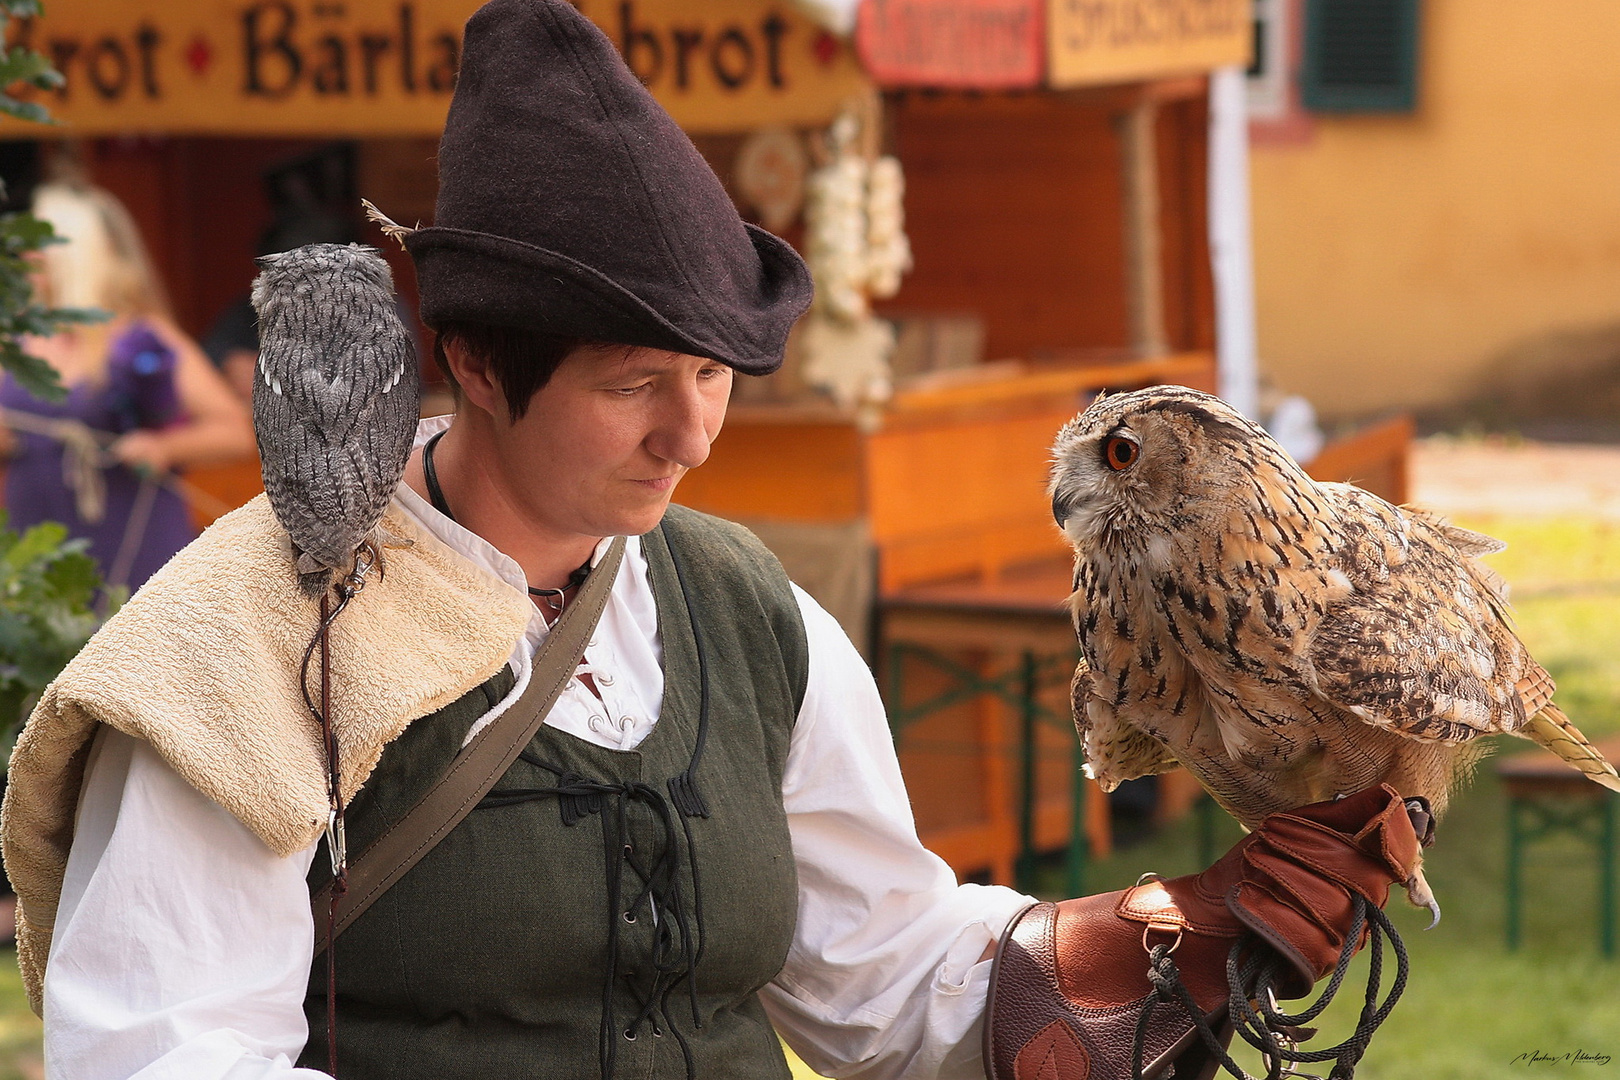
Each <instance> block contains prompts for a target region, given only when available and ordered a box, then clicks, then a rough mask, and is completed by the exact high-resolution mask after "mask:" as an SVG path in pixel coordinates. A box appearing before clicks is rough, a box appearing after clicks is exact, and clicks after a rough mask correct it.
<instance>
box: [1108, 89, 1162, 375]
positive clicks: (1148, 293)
mask: <svg viewBox="0 0 1620 1080" xmlns="http://www.w3.org/2000/svg"><path fill="white" fill-rule="evenodd" d="M1158 116H1159V106H1158V103H1157V102H1156V101H1155V100H1153V98H1152V97H1151V96H1144V97H1143V99H1142V100H1140V101H1138V102H1136V103H1134V104H1133V105H1132V106H1131V107H1130V110H1129V111H1127V112H1125V113H1123V114H1122V115H1121V116H1120V117H1119V120H1118V124H1119V135H1120V146H1121V150H1122V151H1123V153H1122V155H1121V156H1122V160H1123V164H1124V180H1125V184H1124V187H1125V275H1126V281H1125V294H1126V297H1127V300H1128V302H1129V304H1130V320H1131V348H1132V349H1133V350H1134V351H1135V352H1136V355H1137V356H1140V357H1149V358H1151V357H1156V356H1165V355H1167V354H1168V353H1169V352H1170V342H1169V339H1168V337H1167V335H1166V334H1165V329H1164V264H1163V259H1162V256H1161V253H1160V237H1159V168H1158V140H1157V139H1156V138H1155V137H1154V136H1155V131H1156V130H1157V126H1158V124H1157V122H1158Z"/></svg>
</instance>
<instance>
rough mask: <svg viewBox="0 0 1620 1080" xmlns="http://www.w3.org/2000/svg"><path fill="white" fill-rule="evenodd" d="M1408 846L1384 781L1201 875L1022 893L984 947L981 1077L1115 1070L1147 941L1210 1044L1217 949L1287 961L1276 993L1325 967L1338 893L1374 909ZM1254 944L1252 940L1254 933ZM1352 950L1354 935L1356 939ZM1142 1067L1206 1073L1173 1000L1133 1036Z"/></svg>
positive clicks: (1218, 979) (1216, 1014)
mask: <svg viewBox="0 0 1620 1080" xmlns="http://www.w3.org/2000/svg"><path fill="white" fill-rule="evenodd" d="M1419 851H1420V844H1419V840H1418V837H1417V834H1416V833H1415V831H1414V828H1413V823H1412V821H1411V819H1410V818H1409V817H1408V811H1407V807H1406V805H1405V804H1404V803H1403V800H1402V798H1401V796H1400V795H1399V794H1398V793H1397V792H1396V791H1395V790H1394V789H1393V788H1390V787H1388V786H1387V785H1384V786H1380V787H1376V788H1368V789H1367V790H1365V791H1362V792H1359V793H1357V794H1355V795H1351V796H1348V797H1346V798H1344V799H1339V800H1336V801H1334V802H1326V803H1315V804H1312V805H1311V806H1306V807H1301V808H1300V809H1298V810H1295V811H1293V812H1291V813H1286V814H1274V815H1272V816H1271V817H1269V818H1267V819H1265V820H1264V821H1263V822H1261V824H1260V826H1259V827H1258V828H1257V829H1256V830H1255V831H1254V832H1253V833H1252V834H1250V835H1249V836H1247V837H1245V838H1244V839H1243V840H1242V841H1240V842H1239V843H1238V844H1237V845H1236V846H1234V847H1233V848H1232V849H1231V850H1230V851H1229V852H1227V853H1226V854H1225V855H1224V856H1222V857H1221V858H1220V859H1219V860H1218V861H1216V862H1215V863H1214V864H1213V865H1212V866H1210V867H1209V869H1207V870H1205V871H1204V872H1203V873H1201V874H1196V875H1188V876H1186V877H1180V878H1173V879H1171V880H1168V881H1167V880H1161V879H1158V878H1156V877H1155V878H1151V879H1144V880H1143V881H1142V882H1141V883H1139V884H1137V885H1135V886H1133V887H1132V888H1129V889H1124V890H1121V891H1119V892H1113V893H1104V894H1100V895H1097V896H1086V897H1080V898H1078V899H1074V900H1065V901H1062V902H1060V903H1042V904H1036V905H1034V906H1032V907H1030V908H1028V909H1026V910H1025V911H1024V912H1023V913H1022V914H1020V915H1019V916H1018V917H1017V918H1016V919H1014V921H1013V924H1012V925H1011V926H1010V927H1009V928H1008V930H1007V933H1006V935H1005V936H1004V937H1003V938H1002V941H1001V944H1000V946H999V948H998V949H997V952H996V962H995V966H994V970H993V972H992V975H991V989H990V998H989V1002H988V1004H987V1007H986V1022H985V1053H984V1059H985V1070H986V1074H987V1075H988V1076H989V1077H990V1080H1125V1078H1127V1077H1129V1076H1130V1075H1131V1048H1132V1039H1133V1036H1134V1034H1135V1031H1136V1026H1137V1021H1138V1018H1139V1017H1140V1015H1141V1013H1142V1011H1143V1009H1144V1008H1146V1007H1148V1006H1149V1004H1150V1002H1151V1001H1152V999H1153V987H1152V984H1151V983H1150V982H1149V980H1148V975H1147V971H1148V949H1149V948H1151V947H1152V946H1154V945H1159V944H1164V945H1170V946H1172V947H1173V949H1174V957H1175V962H1176V966H1177V968H1178V969H1179V970H1180V972H1181V978H1182V982H1183V984H1184V985H1185V986H1186V988H1187V990H1188V991H1189V992H1190V994H1191V996H1192V999H1193V1001H1194V1002H1195V1003H1196V1004H1197V1006H1198V1007H1199V1009H1200V1010H1201V1011H1202V1012H1203V1013H1204V1016H1205V1019H1206V1020H1207V1021H1208V1022H1209V1024H1210V1026H1211V1027H1213V1028H1214V1029H1215V1030H1216V1032H1217V1033H1218V1034H1220V1035H1221V1037H1222V1039H1223V1041H1224V1040H1225V1039H1227V1038H1229V1037H1230V1035H1231V1030H1232V1029H1231V1026H1230V1024H1229V1023H1228V1022H1227V1017H1226V1013H1227V1001H1228V994H1229V991H1228V988H1227V979H1226V961H1227V955H1228V953H1229V952H1230V951H1231V948H1232V946H1233V944H1234V943H1236V942H1238V941H1239V940H1241V939H1243V938H1245V936H1247V935H1249V934H1251V933H1252V934H1253V935H1255V938H1256V939H1258V940H1257V941H1256V942H1255V945H1256V947H1270V948H1272V949H1274V950H1275V951H1276V952H1277V953H1278V954H1279V955H1280V956H1282V958H1283V959H1284V960H1286V961H1287V962H1288V969H1287V976H1288V977H1287V978H1285V980H1284V983H1283V994H1282V996H1284V997H1286V998H1295V997H1301V996H1304V995H1305V994H1307V993H1309V991H1310V989H1311V986H1312V985H1313V984H1314V983H1315V982H1316V980H1317V979H1319V978H1321V977H1322V976H1323V975H1324V974H1326V973H1327V972H1328V971H1330V970H1332V969H1333V967H1334V965H1335V963H1336V962H1337V961H1338V958H1339V955H1340V953H1341V952H1342V950H1343V946H1344V940H1345V935H1346V934H1347V933H1348V932H1349V928H1350V926H1351V925H1352V921H1353V913H1354V903H1353V900H1352V896H1353V895H1357V894H1359V895H1360V896H1363V897H1365V898H1366V899H1367V900H1368V901H1370V902H1371V903H1374V904H1377V905H1379V906H1380V907H1382V906H1383V904H1384V902H1385V901H1386V899H1387V898H1388V895H1389V887H1390V885H1392V884H1395V883H1399V882H1404V881H1406V880H1407V879H1408V878H1410V877H1411V875H1412V874H1413V872H1414V871H1415V869H1416V866H1417V863H1418V854H1419ZM1260 942H1263V943H1264V945H1263V946H1262V945H1260ZM1358 947H1359V945H1358ZM1143 1062H1144V1072H1143V1075H1144V1076H1146V1077H1149V1078H1152V1077H1157V1076H1162V1075H1164V1074H1165V1073H1166V1072H1167V1071H1168V1070H1169V1068H1170V1066H1171V1065H1174V1067H1175V1076H1176V1077H1177V1080H1194V1078H1207V1077H1209V1076H1212V1075H1213V1074H1214V1072H1215V1068H1216V1062H1215V1060H1214V1059H1213V1058H1212V1057H1211V1056H1210V1055H1209V1053H1208V1050H1207V1048H1206V1047H1205V1046H1204V1044H1203V1043H1202V1042H1201V1041H1200V1040H1199V1037H1198V1032H1197V1030H1196V1027H1195V1026H1194V1024H1193V1021H1192V1019H1191V1017H1189V1016H1188V1015H1187V1014H1186V1012H1185V1011H1184V1010H1183V1009H1182V1008H1180V1007H1179V1006H1175V1007H1163V1008H1160V1009H1159V1010H1157V1011H1156V1012H1155V1013H1154V1016H1153V1022H1152V1023H1151V1024H1150V1025H1149V1027H1148V1030H1147V1032H1146V1038H1145V1046H1144V1054H1143Z"/></svg>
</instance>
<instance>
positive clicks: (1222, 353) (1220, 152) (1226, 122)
mask: <svg viewBox="0 0 1620 1080" xmlns="http://www.w3.org/2000/svg"><path fill="white" fill-rule="evenodd" d="M1209 251H1210V260H1211V262H1212V263H1213V267H1214V274H1215V366H1216V372H1217V377H1218V381H1219V386H1220V393H1221V396H1222V397H1223V398H1225V399H1226V400H1227V401H1228V402H1230V403H1231V404H1232V406H1233V407H1234V408H1236V409H1237V410H1238V411H1240V412H1242V413H1243V414H1244V415H1245V416H1248V417H1249V418H1251V419H1254V420H1258V419H1260V372H1259V362H1258V357H1257V355H1256V353H1257V350H1256V343H1255V325H1254V250H1253V247H1252V241H1251V236H1250V228H1249V117H1248V108H1247V101H1246V89H1245V85H1244V78H1243V70H1242V69H1241V68H1236V67H1228V68H1221V69H1219V70H1217V71H1215V72H1214V73H1212V74H1211V75H1210V78H1209Z"/></svg>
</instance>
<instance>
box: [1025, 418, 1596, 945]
mask: <svg viewBox="0 0 1620 1080" xmlns="http://www.w3.org/2000/svg"><path fill="white" fill-rule="evenodd" d="M1053 459H1054V460H1053V466H1052V474H1051V486H1050V494H1051V497H1052V511H1053V514H1054V516H1055V517H1056V519H1057V521H1058V525H1059V527H1061V528H1062V529H1063V531H1064V533H1065V535H1066V536H1067V538H1068V539H1069V541H1070V543H1071V544H1072V545H1073V546H1074V549H1075V572H1074V593H1073V595H1072V596H1071V597H1070V608H1071V611H1072V613H1073V616H1074V625H1075V631H1076V633H1077V635H1078V637H1079V641H1080V651H1081V655H1082V662H1081V664H1080V667H1079V669H1078V670H1077V671H1076V673H1075V681H1074V687H1073V696H1074V712H1075V724H1076V726H1077V727H1078V728H1079V730H1080V734H1081V738H1082V739H1083V741H1084V744H1085V754H1086V760H1087V763H1088V764H1087V771H1088V773H1090V774H1091V775H1092V776H1093V777H1094V778H1095V779H1096V780H1097V781H1098V782H1099V783H1100V784H1101V785H1102V787H1103V789H1104V790H1112V789H1113V788H1114V787H1115V786H1117V785H1118V784H1119V783H1120V782H1121V781H1124V780H1128V779H1133V778H1135V777H1138V776H1145V775H1149V774H1153V773H1159V772H1163V771H1165V770H1167V769H1169V768H1171V767H1173V766H1175V765H1176V764H1178V763H1179V764H1181V765H1185V766H1186V767H1187V769H1188V770H1189V771H1190V772H1191V773H1192V774H1193V775H1194V776H1195V777H1197V779H1198V780H1199V781H1200V783H1201V784H1202V785H1203V786H1204V788H1205V789H1206V790H1208V791H1209V793H1210V794H1211V795H1212V796H1213V797H1214V798H1215V800H1216V801H1217V802H1218V803H1219V804H1220V805H1222V806H1223V807H1225V808H1226V809H1227V810H1228V811H1229V812H1230V813H1232V815H1233V816H1235V817H1236V818H1237V819H1238V820H1239V821H1241V822H1242V823H1243V824H1244V825H1245V826H1248V827H1253V826H1254V825H1255V824H1257V823H1258V822H1259V820H1260V819H1261V818H1263V817H1265V816H1266V815H1267V814H1270V813H1273V812H1277V811H1284V810H1289V809H1293V808H1295V807H1298V806H1301V805H1303V804H1306V803H1311V802H1317V801H1320V800H1324V799H1331V798H1335V797H1337V796H1340V795H1347V794H1350V793H1352V792H1355V791H1358V790H1360V789H1362V788H1364V787H1367V786H1369V785H1372V784H1377V783H1381V782H1382V783H1388V784H1390V785H1391V786H1392V787H1394V788H1395V789H1396V790H1398V791H1400V792H1401V793H1402V794H1403V795H1406V796H1421V797H1423V798H1425V799H1427V800H1428V801H1429V803H1430V806H1431V808H1432V810H1433V813H1435V814H1436V815H1438V814H1439V813H1441V812H1443V811H1444V809H1445V806H1446V800H1447V797H1448V795H1449V794H1450V793H1451V790H1452V788H1453V787H1454V786H1455V785H1456V783H1457V782H1458V781H1459V780H1461V779H1462V778H1463V777H1464V776H1466V774H1467V772H1468V771H1469V769H1470V768H1471V766H1472V765H1473V763H1474V762H1475V761H1476V760H1477V759H1478V757H1479V754H1480V752H1481V751H1480V750H1479V749H1478V747H1479V745H1480V744H1479V743H1478V742H1477V740H1478V738H1479V736H1481V735H1488V734H1494V733H1498V732H1505V733H1510V734H1514V735H1519V736H1521V737H1524V738H1530V739H1534V740H1535V741H1537V742H1539V743H1541V744H1542V745H1544V746H1547V747H1549V748H1550V749H1552V750H1554V751H1555V752H1557V753H1558V754H1559V755H1560V756H1561V757H1563V758H1564V759H1566V760H1568V761H1569V762H1570V763H1571V764H1573V765H1575V766H1576V767H1577V768H1578V769H1580V770H1581V771H1582V772H1584V773H1585V774H1586V775H1587V776H1589V777H1591V778H1592V779H1593V780H1595V781H1597V782H1598V783H1600V784H1603V785H1604V786H1605V787H1609V788H1613V789H1616V790H1620V778H1617V777H1616V774H1615V770H1614V767H1613V766H1611V765H1610V764H1609V763H1608V762H1607V761H1605V760H1604V759H1603V757H1602V755H1601V754H1599V753H1598V752H1597V750H1595V749H1594V748H1593V747H1592V745H1591V743H1590V742H1588V741H1587V739H1586V738H1585V736H1583V735H1582V734H1581V733H1580V732H1579V731H1578V730H1577V729H1576V728H1575V727H1574V725H1572V724H1571V723H1570V722H1569V720H1568V719H1567V718H1566V717H1565V716H1564V715H1563V713H1562V712H1560V711H1559V710H1558V708H1557V707H1556V706H1555V705H1553V703H1552V693H1553V682H1552V679H1551V678H1550V677H1549V676H1548V674H1547V673H1546V672H1545V671H1544V670H1542V668H1541V666H1540V665H1539V664H1537V663H1536V662H1535V660H1534V659H1532V658H1531V656H1530V654H1529V652H1528V651H1527V650H1526V649H1525V647H1524V645H1523V644H1522V643H1521V642H1520V641H1519V639H1518V638H1517V637H1516V636H1515V635H1514V633H1513V630H1512V627H1511V624H1510V621H1509V615H1508V611H1507V603H1506V597H1505V587H1504V584H1503V583H1502V581H1501V580H1500V579H1499V578H1498V577H1496V575H1495V574H1494V573H1493V572H1492V571H1491V570H1489V569H1488V568H1487V567H1486V566H1484V565H1483V564H1482V563H1480V562H1479V561H1477V558H1476V557H1477V556H1479V555H1484V554H1489V553H1491V552H1493V551H1498V550H1501V548H1502V545H1501V544H1500V543H1498V542H1497V541H1495V540H1493V539H1491V538H1490V537H1487V536H1482V535H1480V534H1478V533H1474V532H1470V531H1468V530H1465V529H1459V528H1456V527H1454V526H1452V525H1449V524H1447V523H1446V522H1444V521H1442V520H1440V519H1439V518H1436V517H1434V516H1431V515H1429V514H1427V513H1424V512H1423V511H1420V510H1416V509H1413V508H1410V507H1398V506H1392V505H1390V504H1389V503H1387V502H1385V501H1383V500H1382V499H1379V498H1378V497H1376V496H1374V495H1372V494H1369V493H1368V492H1366V491H1363V490H1361V489H1360V488H1356V487H1352V486H1350V485H1348V484H1327V483H1318V482H1317V481H1315V480H1312V479H1311V478H1310V477H1309V476H1307V475H1306V473H1305V471H1304V470H1303V469H1301V468H1300V467H1299V466H1298V465H1297V464H1295V462H1294V461H1293V459H1292V458H1290V457H1289V456H1288V454H1287V453H1286V452H1285V451H1284V450H1283V449H1282V447H1280V446H1278V445H1277V443H1276V442H1275V441H1273V440H1272V438H1271V437H1270V436H1269V435H1267V434H1266V432H1265V431H1264V430H1262V429H1261V428H1260V427H1258V426H1257V425H1255V424H1253V423H1251V422H1249V421H1248V420H1246V419H1244V418H1243V416H1241V415H1240V414H1239V413H1237V412H1236V411H1235V410H1233V409H1232V408H1231V407H1230V406H1228V405H1227V404H1226V403H1225V402H1223V401H1221V400H1220V399H1219V398H1217V397H1214V396H1212V395H1209V394H1204V393H1200V392H1198V391H1196V390H1189V389H1186V388H1184V387H1154V388H1151V389H1148V390H1140V391H1136V392H1133V393H1128V394H1119V395H1114V396H1107V397H1103V398H1099V399H1098V400H1097V401H1096V402H1094V403H1093V404H1092V405H1091V407H1090V408H1088V409H1087V410H1086V411H1085V412H1083V413H1082V414H1080V415H1079V416H1078V417H1076V418H1075V419H1074V420H1072V421H1071V422H1070V423H1069V424H1068V425H1066V426H1065V427H1064V428H1063V430H1062V431H1061V432H1059V434H1058V437H1057V442H1056V445H1055V446H1054V447H1053ZM1408 893H1409V895H1410V896H1411V898H1412V899H1413V900H1414V902H1418V903H1422V904H1425V905H1427V906H1429V907H1431V908H1433V909H1434V910H1435V911H1436V913H1437V914H1438V908H1437V907H1436V906H1435V905H1434V903H1433V896H1432V894H1431V893H1429V891H1428V888H1427V885H1426V884H1425V883H1424V882H1423V880H1422V877H1421V872H1420V874H1419V876H1418V877H1417V878H1415V879H1414V881H1413V882H1411V883H1409V884H1408Z"/></svg>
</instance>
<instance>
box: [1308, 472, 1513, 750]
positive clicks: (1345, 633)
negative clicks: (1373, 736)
mask: <svg viewBox="0 0 1620 1080" xmlns="http://www.w3.org/2000/svg"><path fill="white" fill-rule="evenodd" d="M1321 488H1322V491H1323V494H1324V496H1325V498H1326V499H1327V501H1328V506H1329V509H1330V510H1331V511H1333V512H1334V513H1336V515H1337V518H1338V521H1339V524H1340V526H1341V529H1342V530H1343V535H1344V537H1345V538H1346V543H1345V544H1344V546H1343V547H1342V549H1341V550H1340V551H1338V552H1337V555H1338V557H1339V566H1340V569H1341V570H1343V572H1344V573H1345V575H1346V576H1347V577H1348V578H1349V581H1350V586H1351V591H1350V594H1349V595H1348V596H1347V597H1344V598H1343V599H1341V600H1337V601H1335V602H1334V603H1333V604H1331V605H1330V606H1329V607H1328V609H1327V610H1326V612H1324V614H1323V616H1322V619H1321V620H1320V622H1319V623H1318V624H1317V626H1316V628H1315V633H1314V634H1313V635H1312V638H1311V642H1310V645H1309V649H1308V652H1307V656H1306V658H1305V660H1306V662H1307V663H1308V664H1309V666H1310V669H1311V670H1312V672H1313V673H1314V677H1315V681H1316V684H1317V690H1318V692H1319V693H1320V694H1321V695H1322V696H1323V697H1324V698H1326V699H1327V700H1329V701H1331V702H1332V703H1334V704H1336V705H1338V706H1340V707H1342V708H1345V709H1347V710H1349V711H1350V712H1351V713H1353V714H1355V715H1356V716H1358V717H1360V718H1361V719H1362V720H1364V721H1366V722H1368V723H1370V724H1374V725H1376V726H1379V727H1385V728H1390V729H1393V730H1396V731H1398V732H1400V733H1401V734H1403V735H1405V736H1407V737H1409V738H1414V739H1420V740H1424V741H1444V742H1461V741H1466V740H1469V739H1472V738H1474V737H1476V736H1478V735H1482V734H1488V733H1492V732H1501V731H1512V730H1515V729H1517V728H1518V727H1520V726H1521V725H1523V723H1524V720H1525V710H1524V702H1523V700H1522V699H1521V697H1520V694H1519V690H1518V687H1519V684H1520V682H1521V681H1523V680H1527V679H1528V680H1532V681H1533V680H1534V679H1535V678H1536V677H1537V675H1538V674H1539V676H1540V677H1541V678H1545V672H1542V671H1541V669H1540V667H1539V666H1538V665H1536V663H1535V661H1534V660H1532V659H1531V658H1530V655H1529V653H1528V652H1527V651H1526V650H1525V648H1524V646H1523V644H1521V643H1520V642H1519V640H1518V638H1516V637H1515V636H1514V635H1513V632H1512V630H1511V628H1510V626H1509V624H1508V621H1507V612H1506V608H1505V606H1504V604H1503V601H1502V599H1501V597H1500V595H1498V593H1497V591H1496V589H1495V588H1494V587H1493V584H1492V581H1491V578H1490V576H1489V572H1488V571H1486V570H1485V569H1484V568H1483V567H1475V566H1473V565H1472V559H1471V558H1470V557H1469V556H1468V555H1465V554H1462V553H1460V552H1459V551H1458V548H1457V543H1463V544H1464V545H1465V548H1466V549H1467V550H1471V551H1472V550H1480V549H1482V548H1483V547H1485V546H1486V545H1485V544H1483V543H1482V542H1481V541H1482V540H1483V539H1484V538H1480V537H1479V535H1478V534H1474V533H1468V534H1466V536H1459V537H1457V538H1456V540H1455V541H1454V540H1453V539H1452V538H1451V537H1449V536H1448V535H1447V534H1446V533H1445V532H1443V531H1441V530H1440V529H1438V528H1436V527H1435V525H1434V524H1433V522H1432V520H1431V519H1429V518H1427V516H1425V515H1418V514H1413V513H1411V512H1408V511H1405V510H1402V509H1401V508H1399V507H1395V506H1391V505H1390V504H1388V503H1386V502H1384V501H1383V500H1381V499H1378V498H1377V497H1376V496H1373V495H1371V494H1368V493H1367V492H1365V491H1362V490H1360V489H1359V488H1354V487H1350V486H1348V485H1342V484H1323V485H1321ZM1459 532H1463V531H1462V530H1459ZM1469 538H1473V539H1472V540H1469Z"/></svg>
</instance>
